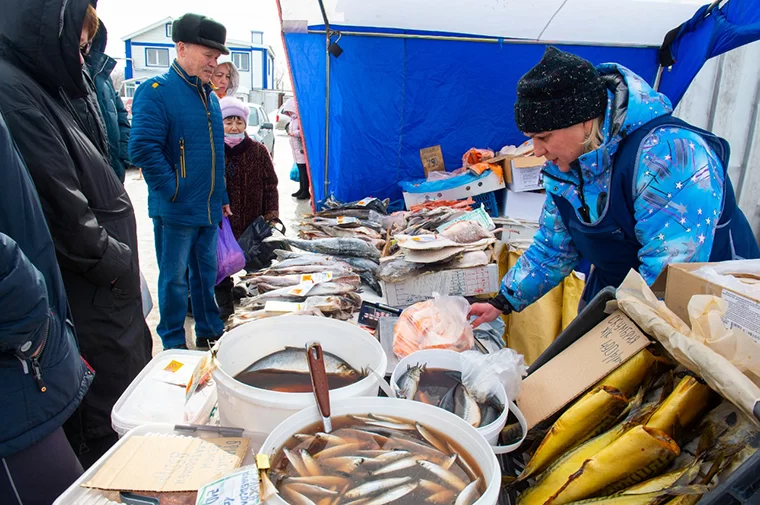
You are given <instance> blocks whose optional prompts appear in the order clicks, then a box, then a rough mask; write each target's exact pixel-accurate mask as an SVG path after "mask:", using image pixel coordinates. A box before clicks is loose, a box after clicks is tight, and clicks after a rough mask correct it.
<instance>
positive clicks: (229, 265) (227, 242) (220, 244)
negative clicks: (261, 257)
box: [216, 217, 245, 284]
mask: <svg viewBox="0 0 760 505" xmlns="http://www.w3.org/2000/svg"><path fill="white" fill-rule="evenodd" d="M216 261H217V270H216V283H217V284H219V283H220V282H222V281H223V280H224V279H225V278H227V277H229V276H230V275H232V274H234V273H237V272H239V271H241V270H242V269H243V268H245V254H243V250H242V249H241V248H240V244H238V242H237V240H235V235H233V233H232V227H231V226H230V220H229V219H227V218H226V217H223V218H222V229H221V230H219V239H218V241H217V243H216Z"/></svg>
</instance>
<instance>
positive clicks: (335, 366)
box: [235, 347, 367, 466]
mask: <svg viewBox="0 0 760 505" xmlns="http://www.w3.org/2000/svg"><path fill="white" fill-rule="evenodd" d="M324 360H325V372H326V373H327V383H328V386H329V387H330V389H338V388H341V387H345V386H348V385H351V384H353V383H355V382H358V381H360V380H361V379H363V378H364V377H366V375H367V374H366V373H365V372H364V371H362V372H359V371H357V370H356V369H355V368H353V367H352V366H351V365H349V364H348V363H347V362H346V361H344V360H343V359H341V358H339V357H338V356H336V355H334V354H332V353H329V352H324ZM235 379H236V380H238V381H240V382H242V383H243V384H247V385H249V386H253V387H257V388H261V389H268V390H271V391H280V392H285V393H308V392H311V391H312V385H311V375H310V373H309V364H308V361H307V354H306V349H300V348H297V347H286V348H285V349H283V350H281V351H277V352H275V353H273V354H270V355H269V356H266V357H264V358H261V359H260V360H258V361H256V362H254V363H253V364H252V365H250V366H249V367H248V368H246V369H245V370H243V371H242V372H240V373H239V374H237V375H236V376H235ZM290 457H291V459H292V458H295V457H296V456H295V455H292V454H291V455H290ZM306 464H307V466H310V464H311V462H310V461H308V462H306Z"/></svg>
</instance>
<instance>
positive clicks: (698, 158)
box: [501, 64, 757, 311]
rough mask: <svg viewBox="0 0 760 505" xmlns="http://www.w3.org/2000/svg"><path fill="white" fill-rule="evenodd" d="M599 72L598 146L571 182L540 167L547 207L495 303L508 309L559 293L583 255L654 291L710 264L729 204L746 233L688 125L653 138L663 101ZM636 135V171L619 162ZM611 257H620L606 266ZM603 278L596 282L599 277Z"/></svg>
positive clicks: (610, 67) (635, 82)
mask: <svg viewBox="0 0 760 505" xmlns="http://www.w3.org/2000/svg"><path fill="white" fill-rule="evenodd" d="M598 70H599V72H600V74H601V75H602V78H603V79H604V80H605V82H606V84H607V89H608V105H607V110H606V114H605V118H604V123H603V138H604V143H603V144H602V146H601V147H600V148H599V149H597V150H595V151H592V152H589V153H586V154H584V155H583V156H581V157H580V158H579V159H578V162H577V164H574V169H573V170H571V171H570V172H568V173H563V172H561V171H560V169H559V167H558V166H556V165H555V164H553V163H551V162H549V163H547V164H546V165H545V166H544V169H543V184H544V187H545V189H546V191H547V198H546V202H545V203H544V208H543V211H542V214H541V218H540V229H539V231H538V233H537V234H536V236H535V237H534V243H533V244H532V245H531V247H530V248H529V249H528V250H527V251H526V252H525V254H524V255H523V256H522V257H521V258H520V259H519V261H518V262H517V264H516V265H515V267H514V268H512V269H511V270H510V271H509V272H508V273H507V275H506V276H505V277H504V279H503V281H502V285H501V294H503V295H504V296H505V297H506V298H507V300H508V301H509V303H510V305H511V306H512V308H513V309H514V310H517V311H520V310H522V309H524V308H525V307H527V306H528V305H530V304H531V303H533V302H534V301H536V300H538V299H539V298H540V297H541V296H543V295H544V294H545V293H546V292H548V291H549V290H551V289H552V288H553V287H555V286H556V285H557V284H559V282H560V281H561V280H562V279H563V278H564V277H566V276H567V275H569V274H570V272H571V271H572V270H573V269H574V268H575V267H576V266H577V265H578V263H579V262H580V260H581V256H582V255H581V252H580V249H584V247H585V250H586V251H587V254H584V255H583V256H585V257H587V259H590V260H591V262H592V264H593V263H595V261H594V257H589V256H595V257H596V259H597V263H602V262H604V263H608V264H610V263H611V264H612V267H611V268H612V269H613V270H617V271H618V273H620V272H623V275H624V272H627V270H628V269H630V268H634V269H638V271H639V273H640V274H641V275H642V277H644V279H645V280H646V281H647V282H648V283H649V284H651V283H653V282H654V280H655V279H656V278H657V276H658V275H659V274H660V273H661V272H662V270H663V269H664V268H665V267H666V266H667V265H668V264H669V263H685V262H702V261H708V260H710V259H713V260H714V259H715V258H714V257H713V258H711V252H713V246H714V245H715V246H716V248H717V247H718V246H720V247H721V248H722V249H725V248H724V247H723V246H724V244H715V234H716V227H717V225H718V222H719V220H720V218H721V214H722V212H723V211H724V200H725V204H726V205H729V199H730V205H731V206H732V207H731V209H728V207H727V212H728V211H729V210H730V211H731V212H733V214H734V218H735V219H734V221H735V222H737V223H741V229H742V230H743V229H744V228H747V230H749V226H748V225H746V218H745V217H744V216H743V215H742V214H741V211H740V210H739V209H738V208H736V205H735V202H734V197H733V191H729V192H726V191H725V189H726V187H725V184H726V182H728V184H730V181H728V179H727V178H726V176H725V169H724V167H723V164H722V162H721V158H720V156H718V154H716V152H715V151H714V150H713V149H712V148H711V147H710V143H709V142H708V141H707V140H706V139H705V137H704V136H703V135H701V134H700V133H698V132H697V131H695V130H696V129H693V128H689V127H688V125H686V124H685V123H683V126H678V125H676V126H673V125H670V126H667V125H663V127H661V128H660V127H655V128H653V129H652V128H651V125H652V124H657V123H658V122H659V121H662V120H663V119H664V118H663V116H667V115H669V114H670V113H672V106H671V104H670V101H669V100H668V99H667V97H665V96H664V95H662V94H660V93H658V92H656V91H654V90H653V89H652V88H651V87H650V86H649V85H648V84H647V83H646V82H645V81H644V80H643V79H641V78H640V77H639V76H637V75H636V74H634V73H633V72H631V71H630V70H628V69H626V68H625V67H622V66H620V65H616V64H603V65H601V66H599V67H598ZM648 125H649V126H648ZM639 129H642V131H641V133H644V132H646V134H645V136H644V137H643V140H642V141H641V142H640V144H639V145H638V146H634V147H638V152H636V155H635V156H630V157H628V158H626V159H630V160H632V161H631V162H630V164H631V165H633V166H625V167H619V166H618V165H616V161H617V160H616V154H617V153H618V148H619V147H620V148H621V149H622V146H623V144H622V143H621V142H622V140H623V139H624V138H627V137H630V136H633V135H634V133H635V132H636V131H637V130H639ZM649 130H651V131H649ZM726 155H727V153H726ZM621 156H622V155H621ZM621 160H622V158H621ZM613 167H618V168H616V175H618V176H619V174H620V172H618V171H622V172H627V174H629V175H631V181H630V184H625V185H624V188H623V189H622V190H621V189H620V188H619V186H620V177H616V178H613ZM623 191H625V192H628V194H625V198H621V197H620V195H621V192H623ZM729 197H730V198H729ZM576 209H584V210H585V212H586V214H587V215H586V216H583V217H581V214H579V213H577V210H576ZM563 214H564V216H563ZM615 215H617V216H621V215H623V216H625V217H626V218H627V220H629V221H630V229H631V233H630V236H629V237H627V244H625V243H624V242H625V240H626V237H625V236H624V235H626V233H625V230H624V228H625V227H624V226H623V227H622V228H616V227H615V225H613V227H612V228H610V226H609V222H610V221H611V216H615ZM618 221H620V219H618ZM579 223H581V224H579ZM745 225H746V226H745ZM569 227H570V228H571V229H569ZM603 230H604V231H603ZM616 234H619V238H617V239H616V238H615V237H616ZM743 234H744V235H746V233H743ZM603 235H606V236H604V237H603V238H602V236H603ZM750 235H751V232H750ZM719 236H722V235H719ZM573 237H575V239H574V238H573ZM745 238H746V237H745ZM579 240H582V241H583V244H581V243H580V242H579ZM616 240H618V241H620V242H621V244H620V247H618V244H617V243H616ZM751 242H752V243H751V244H750V247H749V248H750V249H751V250H752V251H753V254H756V251H757V243H756V242H755V241H754V237H751ZM631 244H635V249H633V253H631V254H630V255H626V254H619V253H620V252H622V251H625V250H626V248H627V249H628V250H631V247H630V246H631ZM732 246H733V244H732ZM610 254H617V257H616V258H607V257H605V255H610ZM733 257H738V255H734V256H733ZM745 257H753V256H745ZM600 259H601V260H605V261H599V260H600ZM721 259H732V258H731V257H728V258H721ZM623 263H625V264H623ZM607 266H608V269H609V268H610V267H609V265H607ZM601 270H603V269H597V271H596V272H594V273H592V276H593V275H595V274H600V272H601V275H604V272H603V271H601ZM613 277H614V276H613ZM597 280H598V279H597ZM620 280H622V279H620ZM597 284H598V283H597ZM592 294H593V293H592Z"/></svg>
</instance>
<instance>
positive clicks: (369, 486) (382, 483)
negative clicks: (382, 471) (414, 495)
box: [344, 477, 412, 500]
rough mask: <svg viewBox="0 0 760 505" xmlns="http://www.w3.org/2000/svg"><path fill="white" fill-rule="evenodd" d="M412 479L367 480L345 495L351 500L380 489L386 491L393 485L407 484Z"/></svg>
mask: <svg viewBox="0 0 760 505" xmlns="http://www.w3.org/2000/svg"><path fill="white" fill-rule="evenodd" d="M410 480H412V478H411V477H399V478H396V479H382V480H376V481H373V482H367V483H366V484H362V485H360V486H357V487H355V488H353V489H351V490H350V491H348V492H346V494H345V495H344V496H345V497H346V498H347V499H349V500H353V499H356V498H361V497H363V496H366V495H369V494H374V493H377V492H380V491H384V490H386V489H389V488H392V487H397V486H400V485H402V484H406V483H407V482H409V481H410Z"/></svg>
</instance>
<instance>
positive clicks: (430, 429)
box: [262, 398, 501, 505]
mask: <svg viewBox="0 0 760 505" xmlns="http://www.w3.org/2000/svg"><path fill="white" fill-rule="evenodd" d="M331 411H332V423H333V431H332V432H331V433H330V434H324V433H320V432H321V431H322V423H321V417H320V415H319V412H318V411H317V408H316V407H311V408H309V409H306V410H304V411H302V412H299V413H298V414H296V415H293V416H291V417H289V418H288V419H287V420H285V421H284V422H283V423H282V424H280V425H279V426H278V427H277V428H276V429H275V430H274V431H273V432H272V433H271V434H270V435H269V437H267V439H266V441H264V444H263V446H262V452H264V453H267V454H270V456H271V461H272V471H271V472H270V479H271V480H272V482H274V484H275V486H277V488H278V491H279V495H275V496H272V497H270V498H268V499H267V501H266V502H265V504H266V505H282V504H285V503H291V504H292V503H312V502H314V503H316V502H319V500H320V499H324V498H325V497H331V496H332V497H335V496H340V500H339V502H338V503H341V504H343V503H346V504H347V503H353V502H354V501H356V502H357V503H366V504H368V505H369V504H384V503H393V504H394V505H411V504H415V505H417V504H420V503H457V504H461V505H495V504H496V503H497V501H498V496H499V489H500V487H501V470H500V468H499V464H498V462H497V460H496V456H495V455H494V453H493V451H492V450H491V447H490V446H489V445H488V443H487V442H486V440H485V439H484V438H483V437H482V436H480V434H478V432H477V431H476V430H475V429H474V428H473V427H472V426H470V425H469V424H467V423H466V422H464V421H463V420H462V419H460V418H459V417H457V416H455V415H454V414H451V413H449V412H445V411H442V410H441V409H439V408H437V407H433V406H431V405H426V404H423V403H418V402H408V401H404V400H399V399H395V398H355V399H344V400H339V401H336V402H334V403H333V404H332V405H331ZM286 449H287V452H286ZM346 470H348V472H346ZM304 498H305V499H306V500H310V501H305V500H304ZM363 499H366V501H361V500H363ZM431 500H432V501H431Z"/></svg>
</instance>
